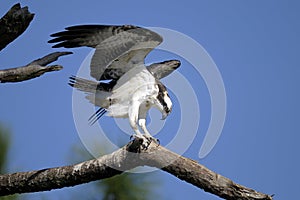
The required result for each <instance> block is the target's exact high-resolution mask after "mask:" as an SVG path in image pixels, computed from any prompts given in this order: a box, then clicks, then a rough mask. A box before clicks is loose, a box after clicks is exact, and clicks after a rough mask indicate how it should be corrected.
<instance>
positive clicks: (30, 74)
mask: <svg viewBox="0 0 300 200" xmlns="http://www.w3.org/2000/svg"><path fill="white" fill-rule="evenodd" d="M69 54H72V52H54V53H50V54H48V55H46V56H44V57H43V58H39V59H37V60H34V61H32V62H31V63H29V64H28V65H26V66H22V67H16V68H10V69H4V70H0V83H5V82H21V81H25V80H29V79H33V78H36V77H39V76H41V75H42V74H44V73H46V72H52V71H59V70H61V69H62V68H63V67H62V66H61V65H50V66H46V65H47V64H49V63H51V62H54V61H56V60H57V59H58V58H59V57H60V56H64V55H69Z"/></svg>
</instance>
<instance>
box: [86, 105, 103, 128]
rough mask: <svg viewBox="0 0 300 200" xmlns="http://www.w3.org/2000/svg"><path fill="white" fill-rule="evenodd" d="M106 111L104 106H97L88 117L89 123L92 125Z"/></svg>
mask: <svg viewBox="0 0 300 200" xmlns="http://www.w3.org/2000/svg"><path fill="white" fill-rule="evenodd" d="M105 113H106V109H105V108H99V109H98V110H97V111H96V112H95V113H94V114H93V115H92V116H91V117H90V118H89V123H90V125H93V124H94V123H95V122H96V121H98V119H100V118H101V117H102V116H103V115H104V114H105Z"/></svg>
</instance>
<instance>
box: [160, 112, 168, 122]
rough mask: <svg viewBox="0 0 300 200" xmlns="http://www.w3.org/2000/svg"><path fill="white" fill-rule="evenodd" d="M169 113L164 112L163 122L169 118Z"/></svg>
mask: <svg viewBox="0 0 300 200" xmlns="http://www.w3.org/2000/svg"><path fill="white" fill-rule="evenodd" d="M168 115H169V113H166V112H163V114H162V117H161V120H165V119H166V118H167V117H168Z"/></svg>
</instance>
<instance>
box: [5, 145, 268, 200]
mask: <svg viewBox="0 0 300 200" xmlns="http://www.w3.org/2000/svg"><path fill="white" fill-rule="evenodd" d="M137 166H151V167H156V168H159V169H161V170H163V171H166V172H168V173H170V174H172V175H173V176H175V177H177V178H179V179H181V180H184V181H186V182H188V183H191V184H192V185H194V186H196V187H198V188H200V189H203V190H204V191H206V192H210V193H212V194H215V195H217V196H219V197H221V198H224V199H235V200H236V199H241V200H250V199H252V200H257V199H260V200H271V199H272V196H270V195H267V194H263V193H260V192H257V191H255V190H252V189H250V188H247V187H244V186H242V185H239V184H236V183H234V182H233V181H231V180H230V179H228V178H226V177H224V176H221V175H219V174H217V173H215V172H213V171H211V170H209V169H208V168H206V167H205V166H203V165H200V164H199V163H198V162H196V161H194V160H191V159H188V158H185V157H183V156H180V155H178V154H176V153H174V152H171V151H169V150H167V149H165V148H164V147H162V146H158V145H157V144H155V143H154V142H152V143H151V144H150V146H149V148H148V149H146V150H141V149H139V141H133V142H130V143H129V144H128V145H126V146H124V147H123V148H121V149H119V150H117V151H115V152H113V153H111V154H108V155H104V156H102V157H100V158H97V159H94V160H89V161H85V162H82V163H79V164H75V165H70V166H64V167H56V168H49V169H42V170H37V171H30V172H18V173H13V174H6V175H0V196H4V195H9V194H15V193H26V192H38V191H46V190H52V189H58V188H63V187H68V186H74V185H78V184H82V183H87V182H91V181H96V180H100V179H104V178H109V177H112V176H115V175H118V174H121V173H123V172H124V171H126V170H129V169H133V168H135V167H137Z"/></svg>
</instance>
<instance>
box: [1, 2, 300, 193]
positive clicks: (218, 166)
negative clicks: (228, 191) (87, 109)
mask: <svg viewBox="0 0 300 200" xmlns="http://www.w3.org/2000/svg"><path fill="white" fill-rule="evenodd" d="M20 2H21V4H22V6H29V10H30V11H31V12H34V13H35V14H36V15H35V18H34V20H33V22H32V23H31V25H30V26H29V28H28V29H27V30H26V32H25V33H24V34H23V35H22V36H20V37H19V38H18V39H17V40H15V41H14V42H13V43H12V44H10V45H9V46H8V47H7V48H5V49H4V50H2V51H1V52H0V60H1V66H0V68H1V69H2V68H8V67H15V66H21V65H24V64H27V63H29V62H30V61H32V60H34V59H36V58H39V57H42V56H44V55H46V54H48V53H50V52H53V51H56V50H53V49H51V45H49V44H47V41H48V40H49V39H50V36H49V35H50V34H51V33H54V32H57V31H61V30H63V28H64V27H66V26H70V25H76V24H91V23H92V24H135V25H140V26H154V27H164V28H170V29H173V30H177V31H179V32H182V33H184V34H186V35H188V36H190V37H192V38H193V39H194V40H196V41H197V42H199V43H200V44H201V45H202V46H203V47H204V48H205V49H206V51H207V52H208V53H209V54H210V56H211V57H212V59H213V60H214V62H215V63H216V65H217V66H218V69H219V71H220V73H221V75H222V78H223V81H224V85H225V89H226V95H227V115H226V120H225V126H224V129H223V132H222V135H221V137H220V139H219V140H218V143H217V144H216V146H215V147H214V149H213V150H212V151H211V152H210V154H208V156H206V157H205V158H204V159H199V158H198V152H199V147H200V145H201V141H202V140H203V137H204V136H203V134H204V133H205V130H206V128H207V126H208V121H209V117H210V114H209V112H210V109H209V108H210V102H209V94H208V93H207V90H206V88H205V84H204V83H203V81H202V80H201V77H200V78H198V79H199V80H198V82H197V81H196V82H192V83H194V84H199V87H195V85H193V86H194V87H195V88H198V89H199V91H198V94H197V96H198V99H200V100H201V101H202V102H201V104H200V106H201V112H203V113H201V120H202V119H203V121H201V123H200V128H199V129H200V131H199V134H198V135H197V136H196V138H195V140H194V142H193V144H192V145H191V146H190V148H189V149H188V151H187V152H186V153H185V154H184V155H185V156H187V157H190V158H192V159H195V160H199V162H200V163H202V164H204V165H205V166H207V167H208V168H210V169H211V170H214V171H215V172H218V173H220V174H222V175H224V176H226V177H228V178H231V179H232V180H234V181H235V182H237V183H240V184H242V185H246V186H248V187H251V188H254V189H256V190H259V191H262V192H265V193H268V194H275V199H295V198H296V197H298V192H297V191H298V185H299V184H298V181H297V180H298V179H299V178H300V177H299V173H297V171H298V169H299V167H300V162H299V155H298V152H299V151H300V147H299V145H298V143H299V139H300V138H299V130H300V128H299V119H300V118H299V113H300V109H299V108H300V107H299V102H300V96H299V85H300V79H299V75H300V68H299V66H300V60H299V52H300V51H299V44H300V39H299V35H300V24H299V18H300V16H299V15H300V14H299V9H300V3H299V2H298V1H295V0H294V1H271V0H264V1H250V0H248V1H240V0H227V1H220V0H219V1H217V0H211V1H179V2H175V1H157V0H153V1H149V2H145V3H141V2H140V1H120V2H118V1H105V2H103V1H76V2H72V3H66V2H63V1H58V0H53V1H47V2H41V1H20ZM14 3H15V2H13V1H2V2H1V3H0V13H1V15H3V14H4V13H5V12H6V11H7V10H8V9H9V8H10V7H11V6H12V5H13V4H14ZM59 50H63V49H59ZM72 51H73V52H74V53H75V54H74V55H71V56H65V57H62V58H61V59H60V60H59V61H58V62H57V63H59V64H62V65H63V66H64V69H63V71H61V72H53V73H51V74H50V73H49V74H47V75H46V76H44V77H41V78H37V79H35V80H30V81H27V82H24V83H17V84H1V85H0V96H1V100H0V101H1V103H0V122H1V123H3V124H5V125H6V126H7V127H8V128H9V129H10V130H11V132H12V139H13V140H12V147H11V148H12V149H11V151H10V158H11V159H10V160H9V166H10V171H11V172H15V171H19V170H22V171H26V170H34V169H41V168H47V167H56V166H62V165H67V164H70V163H71V161H70V157H72V156H71V154H72V152H71V148H72V147H74V144H80V143H81V141H80V139H79V136H78V134H77V131H76V128H75V125H74V121H73V114H72V89H71V88H70V87H69V86H68V85H67V82H68V77H69V76H70V75H72V74H76V73H77V70H78V68H79V66H80V64H81V63H82V61H83V60H84V58H85V57H86V55H87V54H88V53H89V51H90V50H89V49H87V48H81V49H76V50H75V49H74V50H72ZM155 55H158V56H159V54H158V53H157V54H154V55H153V56H152V57H151V59H153V60H156V61H157V60H163V59H171V58H172V55H169V54H162V55H165V56H166V57H163V56H161V55H160V56H159V58H155ZM150 61H151V60H150ZM187 66H188V63H186V62H184V61H183V65H182V66H181V68H180V72H181V73H182V74H184V75H187V76H191V77H192V78H191V79H193V80H194V79H197V77H193V74H192V73H191V72H189V71H188V67H187ZM202 94H203V95H202ZM175 111H176V109H175ZM174 116H176V112H175V114H174ZM170 117H171V116H170ZM105 120H108V118H107V119H105ZM174 120H175V122H174V121H173V122H174V123H173V124H172V120H169V122H168V124H169V126H171V127H172V126H173V125H176V124H175V123H176V118H175V117H174ZM170 121H171V122H170ZM191 123H193V121H192V120H191ZM202 124H203V125H202ZM165 132H166V134H170V133H169V132H168V131H165ZM187 132H188V130H187ZM202 133H203V134H202ZM158 136H159V137H160V139H161V141H162V144H164V140H163V138H164V136H163V135H162V133H160V134H159V135H158ZM82 148H83V149H84V146H82ZM157 174H158V177H159V178H160V180H161V181H162V183H161V184H160V187H159V188H157V189H156V190H157V191H156V192H157V193H158V194H159V195H160V196H161V197H162V199H182V198H185V199H194V198H198V199H219V198H218V197H215V196H213V195H210V194H208V193H205V192H204V191H202V190H199V189H197V188H196V187H194V186H192V185H189V184H187V183H185V182H182V181H180V180H178V179H176V178H174V177H172V176H171V175H169V174H166V173H164V172H157ZM82 187H84V188H88V185H85V186H79V187H74V188H67V189H62V190H55V191H51V192H45V193H37V194H33V195H30V196H28V197H30V199H34V198H35V199H39V198H40V197H41V196H45V197H47V198H49V199H58V198H60V199H62V198H63V199H70V198H71V195H72V194H74V193H76V191H77V190H80V188H82Z"/></svg>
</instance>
